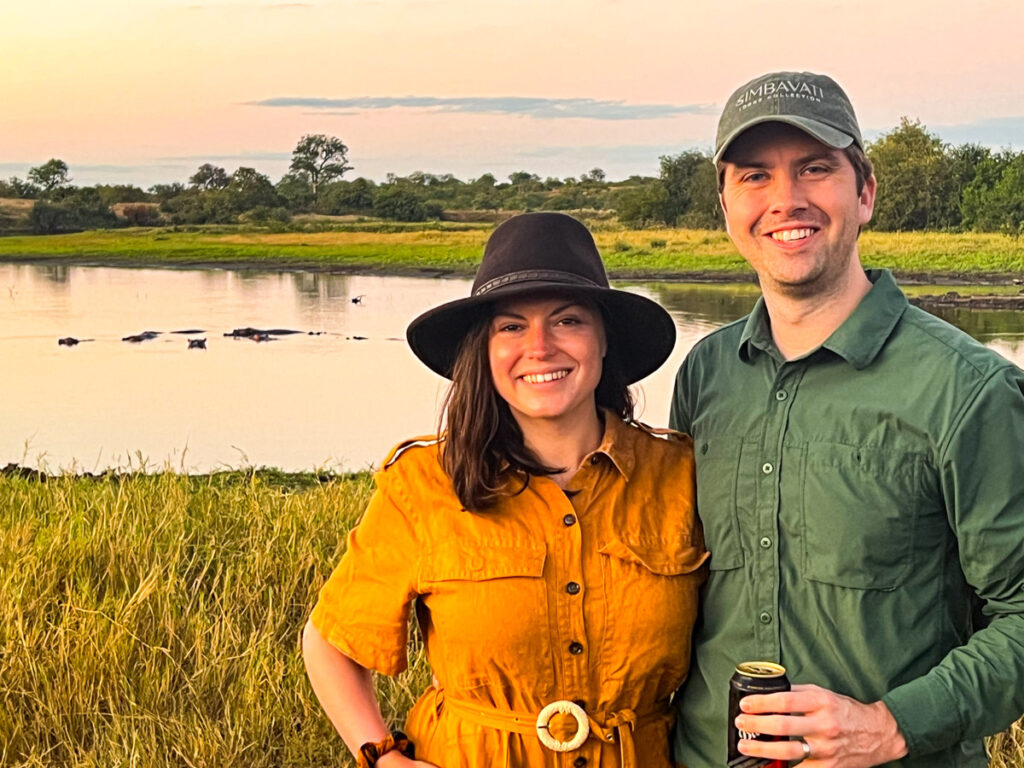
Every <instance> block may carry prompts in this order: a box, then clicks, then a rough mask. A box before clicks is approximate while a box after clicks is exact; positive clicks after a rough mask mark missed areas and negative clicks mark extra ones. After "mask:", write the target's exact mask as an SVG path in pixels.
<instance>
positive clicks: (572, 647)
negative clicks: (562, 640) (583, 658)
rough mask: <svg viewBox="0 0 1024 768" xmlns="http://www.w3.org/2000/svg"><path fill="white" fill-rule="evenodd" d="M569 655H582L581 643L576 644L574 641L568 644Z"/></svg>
mask: <svg viewBox="0 0 1024 768" xmlns="http://www.w3.org/2000/svg"><path fill="white" fill-rule="evenodd" d="M569 653H571V654H572V655H573V656H579V655H580V654H581V653H583V643H577V642H576V641H573V642H571V643H569Z"/></svg>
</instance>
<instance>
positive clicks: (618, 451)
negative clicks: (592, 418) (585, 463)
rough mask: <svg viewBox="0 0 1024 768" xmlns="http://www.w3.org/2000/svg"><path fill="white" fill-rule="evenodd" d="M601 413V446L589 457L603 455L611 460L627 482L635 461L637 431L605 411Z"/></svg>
mask: <svg viewBox="0 0 1024 768" xmlns="http://www.w3.org/2000/svg"><path fill="white" fill-rule="evenodd" d="M601 413H602V415H603V416H604V436H603V437H602V438H601V444H600V445H599V446H597V448H596V449H595V450H594V452H593V453H591V454H590V455H591V456H594V455H596V454H598V453H603V454H604V455H605V456H607V457H608V458H609V459H611V462H612V465H613V466H614V467H615V468H616V469H617V470H618V471H619V474H621V475H622V477H623V478H624V479H625V480H627V481H628V480H629V476H630V475H631V474H632V473H633V465H634V462H635V460H636V450H635V447H634V443H635V441H636V435H637V430H635V429H633V428H631V427H630V426H629V425H628V424H627V423H626V422H624V421H623V420H622V419H621V418H620V417H619V416H618V415H616V414H614V413H612V412H611V411H609V410H607V409H602V411H601Z"/></svg>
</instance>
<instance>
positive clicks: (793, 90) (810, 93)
mask: <svg viewBox="0 0 1024 768" xmlns="http://www.w3.org/2000/svg"><path fill="white" fill-rule="evenodd" d="M824 96H825V92H824V91H823V90H822V89H821V88H820V87H819V86H817V85H814V84H813V83H808V82H806V81H804V80H768V81H766V82H763V83H761V84H759V85H758V86H757V87H756V88H747V90H745V91H744V92H743V93H741V94H740V95H739V96H738V97H737V98H736V106H737V107H738V108H739V109H741V110H743V109H747V108H748V107H752V106H754V105H755V104H760V103H761V102H762V101H764V100H766V99H783V98H785V99H808V100H810V101H821V100H822V98H824Z"/></svg>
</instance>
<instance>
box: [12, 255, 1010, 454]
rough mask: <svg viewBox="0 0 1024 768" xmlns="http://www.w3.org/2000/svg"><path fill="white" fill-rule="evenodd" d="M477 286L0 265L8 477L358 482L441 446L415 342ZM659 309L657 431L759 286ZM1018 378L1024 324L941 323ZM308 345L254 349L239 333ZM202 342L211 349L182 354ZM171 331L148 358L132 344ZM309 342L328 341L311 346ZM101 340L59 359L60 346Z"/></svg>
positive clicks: (436, 397)
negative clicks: (60, 473)
mask: <svg viewBox="0 0 1024 768" xmlns="http://www.w3.org/2000/svg"><path fill="white" fill-rule="evenodd" d="M469 285H470V282H469V281H468V280H438V279H417V278H400V277H369V276H353V275H332V274H328V273H316V272H262V271H252V270H244V271H224V270H151V269H150V270H131V269H108V268H94V267H68V266H62V265H58V266H54V265H46V266H40V265H11V264H0V360H2V361H3V362H2V365H3V375H2V376H0V424H2V425H3V427H2V429H0V465H2V464H4V463H7V462H10V461H14V462H19V463H24V464H28V465H32V466H45V467H49V468H50V469H58V468H71V467H76V468H78V469H82V470H89V471H96V470H101V469H104V468H106V467H128V466H136V467H137V466H139V465H140V464H141V463H143V462H145V463H146V464H147V465H148V466H150V467H160V466H163V465H164V464H165V463H167V462H169V463H170V464H171V466H173V467H174V468H175V469H184V470H186V471H191V472H196V471H205V470H209V469H213V468H217V467H223V466H239V465H246V464H253V465H264V464H265V465H270V466H278V467H281V468H284V469H289V470H308V469H312V468H315V467H328V468H334V469H362V468H366V467H368V466H370V465H372V464H373V463H375V462H377V461H379V460H380V459H381V458H382V457H383V455H384V454H385V453H386V451H387V450H388V448H389V447H390V446H391V445H393V444H394V443H396V442H398V441H399V440H402V439H404V438H406V437H410V436H413V435H419V434H426V433H429V432H432V431H433V430H434V429H435V428H436V421H437V410H438V406H439V403H440V399H441V396H442V395H443V392H444V383H445V382H444V381H443V380H442V379H440V378H439V377H437V376H435V375H434V374H432V373H430V371H428V370H427V369H426V368H425V367H424V366H423V365H422V364H420V363H419V362H418V361H417V360H416V359H415V358H414V357H413V355H412V353H411V352H410V351H409V350H408V347H407V346H406V344H405V342H404V333H405V327H406V325H407V324H408V322H409V320H410V319H412V318H413V317H414V316H416V315H417V314H419V313H420V312H422V311H423V310H425V309H427V308H428V307H432V306H434V305H436V304H438V303H441V302H443V301H447V300H450V299H454V298H460V297H463V296H465V295H467V294H468V292H469ZM622 287H624V288H626V289H627V290H632V291H636V292H639V293H643V294H645V295H647V296H650V297H651V298H654V299H656V300H658V301H660V302H661V303H662V304H663V305H664V306H665V307H667V308H668V309H669V311H670V312H671V313H672V315H673V317H674V318H675V320H676V324H677V328H678V331H679V339H678V343H677V345H676V348H675V350H674V352H673V354H672V357H671V358H670V360H669V362H668V363H667V364H666V365H665V366H663V367H662V368H661V370H660V371H658V372H657V373H655V374H654V375H652V376H650V377H649V378H647V379H645V380H644V381H643V382H642V383H641V390H642V395H641V402H642V403H643V405H644V409H645V410H644V413H643V418H644V420H645V421H647V422H648V423H650V424H653V425H662V424H664V423H665V421H666V418H667V413H668V404H669V398H670V396H671V389H672V379H673V375H674V372H675V370H676V368H677V367H678V365H679V363H680V362H681V361H682V358H683V356H684V355H685V354H686V352H687V351H688V350H689V349H690V348H691V347H692V346H693V344H695V343H696V342H697V341H698V340H699V339H700V338H702V337H703V336H704V335H706V334H707V333H708V332H709V331H711V330H713V329H714V328H716V327H718V326H720V325H722V324H724V323H727V322H731V321H732V320H735V319H736V318H738V317H741V316H743V315H744V314H746V313H747V312H748V311H749V310H750V308H751V307H752V306H753V304H754V302H755V301H756V299H757V295H758V291H757V288H756V286H754V285H752V284H738V285H686V284H675V283H641V284H632V283H631V284H624V285H623V286H622ZM944 312H946V313H947V314H944V315H943V316H944V317H946V319H948V320H950V321H952V322H954V323H956V324H957V325H960V326H961V327H964V328H966V329H967V330H968V331H969V332H971V333H973V334H974V335H976V336H978V337H979V338H981V339H983V340H985V341H986V343H988V344H989V345H990V346H992V347H993V348H995V349H997V350H999V351H1000V352H1001V353H1002V354H1004V355H1006V356H1008V357H1010V358H1011V359H1014V361H1015V362H1017V363H1018V364H1021V363H1022V362H1024V313H1014V312H986V313H983V312H971V311H969V310H945V311H944ZM246 326H251V327H255V328H292V329H295V330H299V331H303V332H304V333H302V334H297V335H294V336H284V337H281V338H279V339H277V340H275V341H270V342H265V343H257V342H253V341H249V340H246V339H233V338H225V337H224V335H223V334H224V333H227V332H230V331H232V330H233V329H235V328H242V327H246ZM185 329H202V330H203V333H201V334H194V335H192V336H191V337H194V338H206V339H207V349H206V350H197V349H188V343H187V339H188V338H190V337H189V336H185V335H176V334H172V333H170V331H174V330H185ZM147 330H152V331H161V332H162V333H161V334H160V335H159V336H157V337H156V338H155V339H153V340H152V341H147V342H143V343H140V344H129V343H126V342H123V341H121V339H122V338H123V337H124V336H127V335H130V334H138V333H140V332H142V331H147ZM310 332H313V333H317V334H319V335H308V334H309V333H310ZM66 336H74V337H77V338H79V339H91V341H87V342H85V341H83V343H81V344H79V345H77V346H75V347H71V348H68V347H59V346H58V345H57V339H59V338H62V337H66Z"/></svg>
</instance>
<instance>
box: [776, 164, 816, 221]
mask: <svg viewBox="0 0 1024 768" xmlns="http://www.w3.org/2000/svg"><path fill="white" fill-rule="evenodd" d="M771 194H772V196H771V209H772V213H774V214H776V215H779V216H790V215H792V214H793V213H794V212H796V211H800V210H803V209H804V208H806V207H807V196H806V192H805V190H804V187H803V184H801V183H800V179H799V178H798V177H795V176H792V175H790V174H788V173H779V174H776V175H775V176H774V177H773V178H772V185H771Z"/></svg>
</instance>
